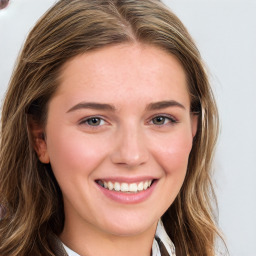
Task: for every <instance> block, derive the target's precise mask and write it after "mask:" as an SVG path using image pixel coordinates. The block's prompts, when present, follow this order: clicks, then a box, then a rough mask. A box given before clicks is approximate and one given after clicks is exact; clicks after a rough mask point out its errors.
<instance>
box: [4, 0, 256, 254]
mask: <svg viewBox="0 0 256 256" xmlns="http://www.w3.org/2000/svg"><path fill="white" fill-rule="evenodd" d="M10 2H11V4H10V5H9V7H8V8H7V9H5V10H2V11H0V98H1V99H3V95H4V92H5V90H6V87H7V84H8V80H9V78H10V75H11V72H12V69H13V65H14V62H15V59H16V56H17V54H18V52H19V50H20V47H21V45H22V43H23V42H24V40H25V36H26V35H27V33H28V31H29V30H30V29H31V27H32V26H33V24H34V23H35V22H36V20H37V19H38V18H39V17H40V15H41V14H43V13H44V12H45V11H46V10H47V9H48V7H50V6H51V5H52V4H53V3H54V2H55V1H54V0H10ZM164 2H165V3H166V4H167V5H168V6H169V7H170V8H171V9H172V10H173V11H174V12H175V13H176V14H177V15H178V17H179V18H180V19H181V20H182V21H183V23H184V24H185V25H186V27H187V28H188V30H189V31H190V33H191V34H192V36H193V38H194V39H195V41H196V43H197V45H198V47H199V49H200V51H201V54H202V56H203V58H204V60H205V62H206V64H207V67H208V69H209V72H210V79H211V82H212V86H213V90H214V92H215V94H216V98H217V102H218V106H219V111H220V118H221V135H220V139H219V144H218V148H217V154H216V160H215V169H216V175H215V183H216V189H217V195H218V200H219V222H220V226H221V228H222V230H223V232H224V234H225V236H226V238H227V244H228V247H229V251H230V255H231V256H255V255H256V249H255V244H256V167H255V158H256V149H255V147H256V1H255V0H251V1H250V0H247V1H246V0H165V1H164Z"/></svg>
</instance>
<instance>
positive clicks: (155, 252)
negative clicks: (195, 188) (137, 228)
mask: <svg viewBox="0 0 256 256" xmlns="http://www.w3.org/2000/svg"><path fill="white" fill-rule="evenodd" d="M156 236H157V237H158V238H159V239H160V240H161V241H162V243H163V244H164V246H165V248H166V250H167V251H168V253H169V255H170V256H176V254H175V247H174V244H173V242H172V241H171V239H170V238H169V236H168V235H167V233H166V231H165V228H164V225H163V223H162V221H161V220H159V222H158V225H157V229H156ZM62 244H63V243H62ZM63 246H64V249H65V250H66V252H67V254H68V256H80V255H79V254H77V253H76V252H74V251H72V250H71V249H70V248H68V247H67V246H66V245H65V244H63ZM152 256H161V252H160V249H159V246H158V243H157V241H156V239H154V241H153V244H152Z"/></svg>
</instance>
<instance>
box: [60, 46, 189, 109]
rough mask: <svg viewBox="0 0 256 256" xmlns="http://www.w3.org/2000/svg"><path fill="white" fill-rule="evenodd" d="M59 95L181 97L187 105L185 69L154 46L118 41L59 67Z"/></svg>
mask: <svg viewBox="0 0 256 256" xmlns="http://www.w3.org/2000/svg"><path fill="white" fill-rule="evenodd" d="M58 94H59V95H65V94H66V95H67V96H69V97H70V96H71V95H73V96H74V97H75V98H81V100H82V98H84V99H83V100H93V101H95V100H97V99H98V100H99V99H100V100H102V101H104V102H107V101H111V100H112V101H114V100H115V101H118V100H119V101H120V102H123V99H124V97H125V98H130V99H131V100H132V99H134V100H135V101H138V100H140V99H147V100H151V101H158V100H165V99H163V98H166V100H169V99H170V98H173V97H174V98H175V97H176V98H177V97H178V98H180V100H183V101H186V103H187V104H189V94H188V92H187V82H186V75H185V72H184V69H183V67H182V65H181V64H180V62H179V61H178V60H177V59H176V57H174V56H172V55H171V54H169V53H167V52H166V51H164V50H162V49H160V48H157V47H155V46H149V45H143V44H137V43H136V44H121V45H115V46H107V47H105V48H102V49H99V50H94V51H91V52H87V53H85V54H82V55H79V56H76V57H74V58H73V59H71V60H70V61H68V62H67V63H66V64H65V65H64V66H63V68H62V70H61V76H60V85H59V88H58Z"/></svg>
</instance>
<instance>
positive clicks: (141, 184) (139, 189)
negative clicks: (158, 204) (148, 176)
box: [138, 182, 144, 191]
mask: <svg viewBox="0 0 256 256" xmlns="http://www.w3.org/2000/svg"><path fill="white" fill-rule="evenodd" d="M143 188H144V187H143V182H140V183H139V185H138V191H142V190H143Z"/></svg>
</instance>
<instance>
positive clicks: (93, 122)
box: [89, 118, 100, 125]
mask: <svg viewBox="0 0 256 256" xmlns="http://www.w3.org/2000/svg"><path fill="white" fill-rule="evenodd" d="M99 122H100V120H99V118H92V119H91V120H89V123H90V124H91V125H98V124H99Z"/></svg>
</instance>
